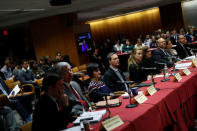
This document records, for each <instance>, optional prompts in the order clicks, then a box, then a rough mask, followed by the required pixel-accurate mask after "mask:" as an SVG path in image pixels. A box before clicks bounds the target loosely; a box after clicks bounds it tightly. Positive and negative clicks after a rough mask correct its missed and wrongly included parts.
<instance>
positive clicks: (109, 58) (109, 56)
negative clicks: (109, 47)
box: [107, 52, 116, 61]
mask: <svg viewBox="0 0 197 131" xmlns="http://www.w3.org/2000/svg"><path fill="white" fill-rule="evenodd" d="M113 54H116V53H115V52H110V53H108V54H107V60H108V61H110V60H111V56H112V55H113Z"/></svg>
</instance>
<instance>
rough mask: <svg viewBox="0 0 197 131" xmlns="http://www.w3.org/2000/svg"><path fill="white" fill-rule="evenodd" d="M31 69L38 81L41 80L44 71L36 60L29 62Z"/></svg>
mask: <svg viewBox="0 0 197 131" xmlns="http://www.w3.org/2000/svg"><path fill="white" fill-rule="evenodd" d="M29 67H30V69H31V71H32V72H33V74H34V77H35V78H36V79H40V78H42V77H43V76H44V71H43V70H42V69H40V68H39V67H38V66H37V62H36V61H35V60H31V61H29Z"/></svg>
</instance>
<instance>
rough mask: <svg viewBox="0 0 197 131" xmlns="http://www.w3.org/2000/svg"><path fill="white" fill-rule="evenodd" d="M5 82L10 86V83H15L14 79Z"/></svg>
mask: <svg viewBox="0 0 197 131" xmlns="http://www.w3.org/2000/svg"><path fill="white" fill-rule="evenodd" d="M4 81H5V83H6V85H8V84H9V83H13V82H14V79H13V78H12V79H9V80H4Z"/></svg>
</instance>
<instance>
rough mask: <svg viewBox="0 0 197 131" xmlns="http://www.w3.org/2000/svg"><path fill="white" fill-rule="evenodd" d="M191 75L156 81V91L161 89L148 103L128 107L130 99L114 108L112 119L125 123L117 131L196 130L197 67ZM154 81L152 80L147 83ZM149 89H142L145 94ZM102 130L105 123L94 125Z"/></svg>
mask: <svg viewBox="0 0 197 131" xmlns="http://www.w3.org/2000/svg"><path fill="white" fill-rule="evenodd" d="M189 69H190V71H191V72H192V73H191V74H190V75H189V76H182V80H181V81H180V82H173V77H172V76H171V77H169V78H170V81H167V82H160V81H161V80H162V79H163V78H156V79H155V82H157V84H156V88H160V90H159V91H158V92H156V93H155V94H154V95H153V96H147V98H148V100H147V101H145V103H143V104H140V105H138V106H137V107H135V108H125V106H126V105H127V104H129V100H128V99H122V105H121V106H120V107H115V108H110V111H111V116H115V115H119V116H120V118H121V119H122V120H123V122H124V124H123V125H121V126H119V127H117V128H116V129H114V131H127V130H128V131H162V130H174V131H187V130H188V128H190V127H193V126H194V125H195V123H194V117H195V116H197V68H189ZM147 82H151V81H147ZM146 88H147V87H143V88H140V90H142V91H145V90H146ZM92 127H93V130H99V129H100V127H101V122H100V123H99V124H97V125H93V126H92Z"/></svg>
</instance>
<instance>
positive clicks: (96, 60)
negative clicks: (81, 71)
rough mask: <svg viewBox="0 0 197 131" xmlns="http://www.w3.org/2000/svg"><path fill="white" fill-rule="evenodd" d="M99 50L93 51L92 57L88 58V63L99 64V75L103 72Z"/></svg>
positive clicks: (103, 67)
mask: <svg viewBox="0 0 197 131" xmlns="http://www.w3.org/2000/svg"><path fill="white" fill-rule="evenodd" d="M98 52H99V49H95V50H94V52H93V53H92V55H91V56H90V62H92V63H97V64H99V66H100V68H101V73H103V72H104V69H105V66H104V64H103V61H102V58H101V56H99V54H98Z"/></svg>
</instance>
